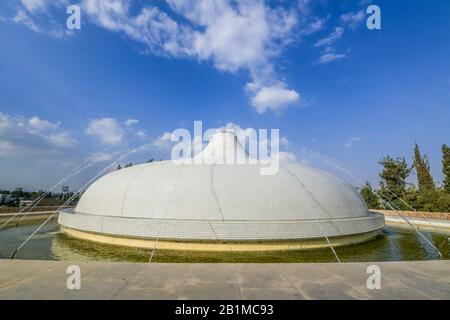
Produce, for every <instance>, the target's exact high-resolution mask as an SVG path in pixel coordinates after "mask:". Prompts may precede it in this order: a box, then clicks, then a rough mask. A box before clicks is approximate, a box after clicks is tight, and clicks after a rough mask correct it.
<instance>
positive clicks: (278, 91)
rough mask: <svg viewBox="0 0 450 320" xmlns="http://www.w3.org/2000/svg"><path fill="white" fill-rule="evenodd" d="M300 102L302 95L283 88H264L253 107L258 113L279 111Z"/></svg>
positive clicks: (256, 95)
mask: <svg viewBox="0 0 450 320" xmlns="http://www.w3.org/2000/svg"><path fill="white" fill-rule="evenodd" d="M299 101H300V95H299V94H298V93H297V92H296V91H294V90H289V89H286V88H284V87H282V86H272V87H263V88H261V89H259V90H258V91H257V93H256V94H255V96H254V97H253V99H252V105H253V106H254V107H255V109H256V111H257V112H258V113H264V112H266V111H267V110H272V111H278V110H281V109H283V108H286V107H287V106H289V105H292V104H296V103H298V102H299Z"/></svg>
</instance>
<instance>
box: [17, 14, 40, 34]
mask: <svg viewBox="0 0 450 320" xmlns="http://www.w3.org/2000/svg"><path fill="white" fill-rule="evenodd" d="M12 21H14V22H17V23H22V24H24V25H25V26H26V27H28V28H29V29H31V30H33V31H34V32H42V30H41V28H40V27H39V26H38V25H37V24H36V23H35V22H34V21H33V19H32V18H31V17H30V16H29V15H28V14H27V13H26V12H25V11H24V10H20V9H19V10H17V13H16V15H15V16H14V17H13V18H12Z"/></svg>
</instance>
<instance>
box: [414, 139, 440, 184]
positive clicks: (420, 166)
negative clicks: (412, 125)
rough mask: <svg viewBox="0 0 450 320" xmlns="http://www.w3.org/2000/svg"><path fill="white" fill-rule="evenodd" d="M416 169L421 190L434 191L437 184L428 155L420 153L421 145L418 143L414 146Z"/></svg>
mask: <svg viewBox="0 0 450 320" xmlns="http://www.w3.org/2000/svg"><path fill="white" fill-rule="evenodd" d="M413 166H414V169H415V170H416V174H417V182H418V185H419V192H421V191H434V190H435V185H434V181H433V177H432V176H431V173H430V162H429V161H428V158H427V156H423V157H422V155H421V154H420V150H419V145H418V144H417V143H416V144H415V146H414V162H413Z"/></svg>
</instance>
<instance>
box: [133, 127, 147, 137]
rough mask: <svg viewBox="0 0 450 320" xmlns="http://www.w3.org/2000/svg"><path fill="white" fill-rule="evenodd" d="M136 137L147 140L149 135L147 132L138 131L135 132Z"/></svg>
mask: <svg viewBox="0 0 450 320" xmlns="http://www.w3.org/2000/svg"><path fill="white" fill-rule="evenodd" d="M134 135H135V136H136V137H138V138H139V139H145V138H147V133H146V132H145V130H142V129H141V130H138V131H136V132H135V134H134Z"/></svg>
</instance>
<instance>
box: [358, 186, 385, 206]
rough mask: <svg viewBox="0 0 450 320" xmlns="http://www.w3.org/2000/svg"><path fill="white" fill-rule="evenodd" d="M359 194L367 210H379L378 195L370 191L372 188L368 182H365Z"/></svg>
mask: <svg viewBox="0 0 450 320" xmlns="http://www.w3.org/2000/svg"><path fill="white" fill-rule="evenodd" d="M359 193H360V194H361V197H362V198H363V199H364V201H365V202H366V204H367V207H368V208H369V209H379V208H380V202H379V199H378V195H377V194H376V193H375V191H374V190H373V189H372V186H371V185H370V183H369V182H366V183H365V184H364V185H363V186H362V187H361V190H360V192H359Z"/></svg>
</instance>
